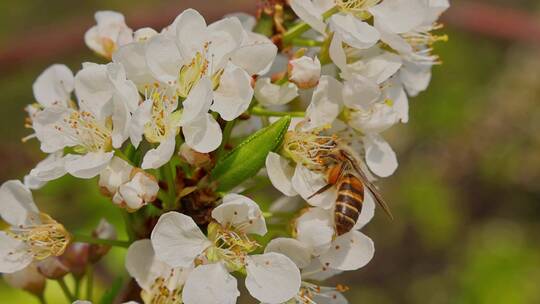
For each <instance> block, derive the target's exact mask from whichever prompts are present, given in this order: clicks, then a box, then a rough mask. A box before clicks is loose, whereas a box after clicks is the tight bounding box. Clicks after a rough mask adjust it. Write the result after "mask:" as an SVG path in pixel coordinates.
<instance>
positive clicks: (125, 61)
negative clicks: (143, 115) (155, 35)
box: [112, 42, 155, 89]
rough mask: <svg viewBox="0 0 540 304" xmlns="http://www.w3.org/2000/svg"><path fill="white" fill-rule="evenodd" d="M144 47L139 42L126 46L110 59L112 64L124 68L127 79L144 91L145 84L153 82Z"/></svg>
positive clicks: (144, 44)
mask: <svg viewBox="0 0 540 304" xmlns="http://www.w3.org/2000/svg"><path fill="white" fill-rule="evenodd" d="M146 45H147V44H146V43H139V42H133V43H129V44H126V45H124V46H122V47H120V48H119V49H118V50H117V51H116V52H114V54H113V57H112V59H113V62H118V63H121V64H122V65H123V66H124V69H125V70H126V75H127V78H128V79H130V80H132V81H133V82H134V83H135V84H136V85H137V86H138V87H139V89H144V85H145V84H152V83H154V82H155V80H154V79H155V78H154V77H153V76H152V74H151V73H150V69H149V67H148V65H147V63H146V58H145V55H146Z"/></svg>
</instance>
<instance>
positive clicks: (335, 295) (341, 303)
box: [313, 290, 349, 304]
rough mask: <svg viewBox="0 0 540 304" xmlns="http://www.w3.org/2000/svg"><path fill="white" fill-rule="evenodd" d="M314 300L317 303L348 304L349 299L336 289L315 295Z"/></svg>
mask: <svg viewBox="0 0 540 304" xmlns="http://www.w3.org/2000/svg"><path fill="white" fill-rule="evenodd" d="M313 301H315V303H317V304H348V303H349V301H347V299H346V298H345V296H343V294H342V293H341V292H339V291H336V290H329V291H323V292H320V293H315V294H314V295H313Z"/></svg>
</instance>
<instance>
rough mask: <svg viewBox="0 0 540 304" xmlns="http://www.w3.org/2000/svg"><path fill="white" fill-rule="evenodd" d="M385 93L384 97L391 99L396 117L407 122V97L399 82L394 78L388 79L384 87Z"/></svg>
mask: <svg viewBox="0 0 540 304" xmlns="http://www.w3.org/2000/svg"><path fill="white" fill-rule="evenodd" d="M385 94H386V98H387V99H389V100H391V101H392V103H393V109H394V111H395V112H396V114H397V116H398V119H399V120H401V122H403V123H407V122H408V121H409V98H407V94H406V93H405V90H404V89H403V86H402V85H401V83H399V82H398V81H395V80H392V81H390V82H389V84H388V86H387V87H386V88H385Z"/></svg>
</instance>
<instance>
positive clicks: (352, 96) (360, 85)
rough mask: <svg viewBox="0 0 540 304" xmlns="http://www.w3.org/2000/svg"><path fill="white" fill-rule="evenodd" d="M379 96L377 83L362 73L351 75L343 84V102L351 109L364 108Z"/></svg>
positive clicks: (379, 90)
mask: <svg viewBox="0 0 540 304" xmlns="http://www.w3.org/2000/svg"><path fill="white" fill-rule="evenodd" d="M380 96H381V89H380V88H379V85H377V83H376V82H374V81H373V80H371V79H368V78H366V77H364V76H362V75H358V74H354V75H352V76H351V78H349V79H348V80H347V81H346V82H345V85H344V86H343V102H344V103H345V105H346V106H347V107H348V108H351V109H355V110H365V109H367V107H369V106H370V105H371V104H373V103H374V102H376V101H377V100H378V99H379V98H380Z"/></svg>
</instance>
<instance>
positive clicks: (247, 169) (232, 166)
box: [211, 116, 291, 192]
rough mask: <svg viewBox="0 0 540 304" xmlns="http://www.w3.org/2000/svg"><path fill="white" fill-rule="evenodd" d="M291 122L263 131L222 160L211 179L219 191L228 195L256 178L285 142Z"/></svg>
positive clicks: (272, 125)
mask: <svg viewBox="0 0 540 304" xmlns="http://www.w3.org/2000/svg"><path fill="white" fill-rule="evenodd" d="M290 123H291V118H290V117H289V116H285V117H283V118H281V119H280V120H278V121H276V122H274V123H273V124H271V125H270V126H268V127H266V128H264V129H261V130H259V131H257V132H256V133H254V134H253V135H251V136H250V137H248V138H247V139H246V140H244V141H243V142H242V143H240V144H239V145H238V146H237V147H236V148H234V150H232V151H231V152H230V153H229V154H227V155H225V156H224V157H223V158H222V159H220V160H219V161H218V163H217V165H216V167H215V168H214V169H213V170H212V172H211V176H212V179H213V180H214V181H216V182H217V185H218V188H217V191H219V192H225V191H228V190H231V189H232V188H234V187H236V186H238V185H239V184H241V183H242V182H244V181H245V180H247V179H248V178H250V177H253V176H254V175H255V174H257V172H259V170H260V169H261V168H262V167H263V166H264V162H265V160H266V155H268V152H270V151H275V150H276V149H277V148H278V147H279V146H280V145H281V142H282V141H283V137H284V136H285V133H286V132H287V129H288V128H289V124H290Z"/></svg>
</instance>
